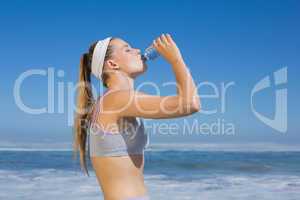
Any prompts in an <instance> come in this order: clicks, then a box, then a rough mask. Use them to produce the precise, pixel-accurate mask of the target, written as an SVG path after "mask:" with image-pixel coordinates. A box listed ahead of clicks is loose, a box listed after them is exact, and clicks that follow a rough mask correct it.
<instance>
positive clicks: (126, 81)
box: [108, 74, 134, 90]
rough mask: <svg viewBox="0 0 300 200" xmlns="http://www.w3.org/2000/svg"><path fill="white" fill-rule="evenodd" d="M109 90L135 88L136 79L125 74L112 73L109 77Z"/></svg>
mask: <svg viewBox="0 0 300 200" xmlns="http://www.w3.org/2000/svg"><path fill="white" fill-rule="evenodd" d="M108 89H109V90H134V79H133V78H131V77H129V76H127V75H125V74H111V76H110V77H109V79H108Z"/></svg>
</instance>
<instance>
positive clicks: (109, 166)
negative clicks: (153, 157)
mask: <svg viewBox="0 0 300 200" xmlns="http://www.w3.org/2000/svg"><path fill="white" fill-rule="evenodd" d="M91 161H92V165H93V168H94V170H95V173H96V176H97V180H98V183H99V185H100V186H101V190H102V192H103V195H104V199H105V200H123V199H126V198H129V197H138V196H143V195H146V194H147V189H146V187H145V184H144V176H143V170H144V156H143V155H130V156H113V157H110V156H106V157H105V156H101V157H100V156H97V157H91Z"/></svg>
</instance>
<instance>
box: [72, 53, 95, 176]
mask: <svg viewBox="0 0 300 200" xmlns="http://www.w3.org/2000/svg"><path fill="white" fill-rule="evenodd" d="M89 63H90V62H89V54H87V53H85V54H83V55H82V57H81V60H80V69H79V83H78V84H79V85H78V94H77V109H76V116H75V121H74V127H75V133H74V141H73V158H77V152H78V150H79V156H80V166H81V169H82V170H83V171H84V172H85V173H86V174H87V175H88V176H89V173H88V169H87V163H86V140H87V125H88V123H87V122H89V121H90V109H91V108H92V106H93V104H94V98H93V93H92V87H91V68H90V64H89Z"/></svg>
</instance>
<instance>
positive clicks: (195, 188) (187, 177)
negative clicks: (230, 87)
mask: <svg viewBox="0 0 300 200" xmlns="http://www.w3.org/2000/svg"><path fill="white" fill-rule="evenodd" d="M89 172H90V177H88V176H85V175H84V174H83V173H82V172H81V171H80V168H79V163H78V161H74V160H72V152H71V151H70V150H55V149H50V150H39V149H31V150H26V149H10V148H8V149H0V199H1V200H2V199H3V200H54V199H55V200H60V199H61V200H96V199H97V200H99V199H100V200H101V199H103V196H102V193H101V190H100V188H99V186H98V183H97V180H96V176H95V174H94V172H93V170H92V168H91V166H90V165H89ZM144 172H145V184H146V186H147V188H148V190H149V194H150V197H151V199H153V200H171V199H172V200H235V199H239V200H240V199H241V200H253V199H258V200H298V199H300V151H249V152H248V151H221V150H217V151H205V150H201V149H182V148H177V149H176V148H167V147H160V148H153V149H150V150H147V151H145V170H144Z"/></svg>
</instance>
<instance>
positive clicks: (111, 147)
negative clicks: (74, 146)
mask: <svg viewBox="0 0 300 200" xmlns="http://www.w3.org/2000/svg"><path fill="white" fill-rule="evenodd" d="M99 99H100V98H99ZM99 102H100V101H99ZM99 108H100V106H99V105H98V102H97V101H96V112H95V113H94V115H93V117H92V120H91V123H90V125H89V127H88V152H89V156H90V157H92V156H124V155H129V154H144V150H145V149H146V148H147V147H148V145H149V136H148V134H147V133H146V131H145V127H144V122H143V119H142V118H139V117H138V118H137V119H138V120H137V121H138V125H136V126H132V125H134V124H131V126H129V127H130V128H129V129H126V130H125V131H122V132H121V133H111V132H108V131H104V130H103V129H101V128H100V127H101V126H100V125H99V124H98V123H96V122H95V121H96V119H97V116H98V113H99Z"/></svg>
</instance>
